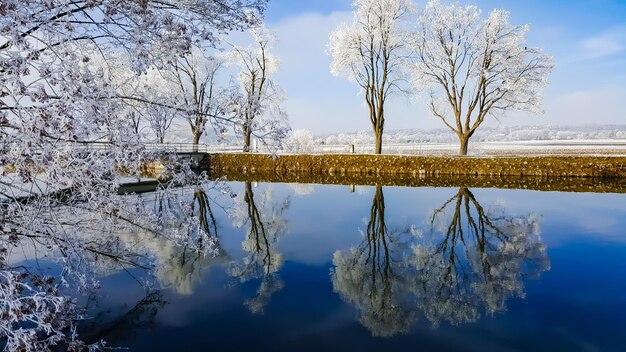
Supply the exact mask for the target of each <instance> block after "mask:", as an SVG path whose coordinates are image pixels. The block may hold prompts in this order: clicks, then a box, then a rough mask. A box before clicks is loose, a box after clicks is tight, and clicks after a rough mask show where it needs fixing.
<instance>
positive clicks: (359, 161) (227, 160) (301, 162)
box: [203, 153, 626, 179]
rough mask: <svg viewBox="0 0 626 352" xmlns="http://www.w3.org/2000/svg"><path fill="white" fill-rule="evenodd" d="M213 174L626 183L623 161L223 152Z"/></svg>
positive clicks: (214, 157)
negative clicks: (531, 178)
mask: <svg viewBox="0 0 626 352" xmlns="http://www.w3.org/2000/svg"><path fill="white" fill-rule="evenodd" d="M205 160H206V161H205V162H206V163H208V164H207V165H203V168H205V169H209V170H210V171H211V173H212V174H214V175H227V174H233V175H236V174H254V173H259V174H261V173H262V174H268V173H270V174H271V173H273V174H276V175H288V174H311V175H313V174H320V175H326V174H327V175H329V176H331V177H335V176H345V175H383V176H395V175H403V176H410V177H412V178H427V177H432V176H435V177H437V176H475V177H476V176H492V177H493V176H497V177H512V176H514V177H522V176H534V177H540V178H546V177H550V178H552V177H560V178H594V179H622V178H626V157H624V156H565V155H564V156H489V157H444V156H399V155H364V154H356V155H355V154H325V155H283V156H278V157H272V156H271V155H268V154H243V153H232V154H229V153H221V154H210V157H209V158H206V159H205Z"/></svg>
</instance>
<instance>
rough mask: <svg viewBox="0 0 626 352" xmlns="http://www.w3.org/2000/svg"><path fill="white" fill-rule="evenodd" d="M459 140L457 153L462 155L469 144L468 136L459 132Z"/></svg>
mask: <svg viewBox="0 0 626 352" xmlns="http://www.w3.org/2000/svg"><path fill="white" fill-rule="evenodd" d="M459 142H460V149H459V154H460V155H463V156H465V155H467V147H468V146H469V136H466V135H463V134H460V135H459Z"/></svg>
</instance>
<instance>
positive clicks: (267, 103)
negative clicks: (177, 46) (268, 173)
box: [226, 27, 290, 152]
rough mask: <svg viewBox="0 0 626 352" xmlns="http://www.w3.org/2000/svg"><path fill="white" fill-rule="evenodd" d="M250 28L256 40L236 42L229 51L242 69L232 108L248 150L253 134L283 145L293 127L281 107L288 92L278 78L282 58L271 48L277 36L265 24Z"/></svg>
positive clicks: (234, 61) (246, 150)
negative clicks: (242, 45)
mask: <svg viewBox="0 0 626 352" xmlns="http://www.w3.org/2000/svg"><path fill="white" fill-rule="evenodd" d="M250 32H251V34H252V37H253V40H254V44H252V45H251V46H248V47H239V46H235V47H234V48H233V49H232V50H231V51H230V52H229V53H228V54H227V55H226V56H227V59H228V60H230V62H231V64H233V65H235V66H236V67H237V69H238V70H239V74H238V81H239V86H240V87H239V89H238V90H233V91H232V92H231V93H232V94H231V103H230V112H231V116H232V117H233V118H234V121H235V128H236V129H237V131H238V132H240V133H241V134H242V135H243V151H244V152H249V151H250V148H251V141H252V136H255V137H257V138H258V139H259V140H260V141H261V142H262V143H264V144H266V145H272V146H280V143H281V141H282V140H283V139H284V138H285V137H286V135H287V133H288V132H289V130H290V128H289V125H288V123H287V114H286V113H285V111H284V110H283V109H282V108H281V104H282V102H283V101H284V99H285V93H284V92H283V90H282V89H281V88H280V87H279V86H278V85H277V84H276V81H275V80H274V75H275V73H276V71H277V70H278V66H279V61H278V58H277V57H276V56H274V55H273V54H272V53H271V52H270V51H271V49H272V47H273V45H274V42H275V41H276V38H275V37H274V35H273V33H271V32H270V31H268V30H267V29H266V28H264V27H258V28H254V29H252V30H251V31H250Z"/></svg>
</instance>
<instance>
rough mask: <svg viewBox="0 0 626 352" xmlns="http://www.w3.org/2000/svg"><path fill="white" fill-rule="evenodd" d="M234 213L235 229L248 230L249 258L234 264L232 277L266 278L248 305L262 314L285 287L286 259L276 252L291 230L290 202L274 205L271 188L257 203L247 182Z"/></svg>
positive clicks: (247, 246) (247, 248) (244, 280)
mask: <svg viewBox="0 0 626 352" xmlns="http://www.w3.org/2000/svg"><path fill="white" fill-rule="evenodd" d="M235 202H236V203H238V204H237V207H236V210H235V212H234V214H233V224H234V226H235V227H238V228H242V227H248V231H247V234H246V238H245V240H244V241H243V243H242V247H243V250H244V251H245V253H246V255H245V256H244V258H243V259H242V260H241V261H240V262H236V263H233V264H232V265H231V266H230V268H229V274H230V275H231V276H233V277H236V278H238V279H239V280H240V281H241V282H247V281H249V280H253V279H258V278H262V280H263V281H262V282H261V286H260V287H259V289H258V290H257V297H255V298H253V299H250V300H247V301H246V302H245V304H246V306H247V307H248V308H249V309H250V311H252V312H253V313H262V312H263V310H264V308H265V306H266V305H267V304H268V303H269V301H270V299H271V296H272V294H274V293H275V292H277V291H280V290H281V289H282V288H283V285H284V284H283V282H282V280H281V279H280V277H279V276H278V274H277V272H278V270H280V267H281V266H282V264H283V256H282V254H281V253H279V252H277V250H276V242H277V241H278V238H279V237H280V236H281V235H282V234H284V233H285V232H286V231H287V221H286V220H285V218H284V217H283V212H284V211H285V210H286V209H287V208H288V207H289V199H288V198H287V199H285V200H284V201H282V202H274V200H273V195H272V190H271V188H268V189H267V190H266V191H265V192H264V193H262V194H261V198H260V200H255V198H254V192H253V191H252V184H251V183H250V182H246V183H245V191H244V194H243V196H239V197H237V199H236V200H235Z"/></svg>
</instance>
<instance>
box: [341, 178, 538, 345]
mask: <svg viewBox="0 0 626 352" xmlns="http://www.w3.org/2000/svg"><path fill="white" fill-rule="evenodd" d="M540 220H541V218H540V216H537V215H535V214H528V215H523V216H512V215H508V214H506V211H505V208H504V206H503V205H498V204H495V205H489V206H482V205H481V204H480V203H479V202H478V200H477V199H476V198H475V196H474V195H473V193H472V192H471V191H470V190H469V189H467V188H460V189H459V190H458V192H457V193H456V194H454V195H453V196H452V197H451V198H450V199H448V200H447V201H446V202H445V203H443V205H441V206H440V207H439V208H437V209H435V210H434V211H432V214H430V216H429V221H427V223H426V224H424V225H423V226H421V227H420V228H416V227H409V228H408V229H404V230H399V231H398V230H397V231H390V230H389V229H388V228H389V227H388V225H387V224H386V223H385V201H384V196H383V190H382V187H380V186H377V187H376V191H375V194H374V200H373V202H372V207H371V211H370V216H369V221H368V223H367V230H366V233H365V234H364V241H363V242H362V243H361V244H360V245H359V246H357V247H354V248H350V249H349V250H345V251H337V252H336V253H335V255H334V257H333V264H334V265H335V268H334V270H333V272H332V280H333V287H334V289H335V291H336V292H338V293H339V294H340V295H341V296H342V298H343V299H344V300H345V301H346V302H349V303H351V304H353V305H354V306H355V308H356V309H357V311H358V315H359V320H360V321H361V323H362V324H363V325H364V326H366V327H367V328H368V329H369V330H370V331H371V332H372V334H374V335H376V336H392V335H394V334H397V333H403V332H407V331H408V330H409V329H410V327H411V325H412V324H413V323H414V322H415V321H416V320H417V319H419V318H420V317H425V318H426V319H427V320H428V321H429V322H430V324H431V325H433V326H438V325H439V324H440V323H441V322H442V321H446V322H448V323H450V324H453V325H455V324H460V323H468V322H473V321H476V320H477V319H478V318H479V317H480V316H481V313H484V314H494V313H497V312H502V311H504V310H506V301H507V299H508V298H510V297H521V298H523V297H524V280H526V279H529V278H536V277H538V275H539V274H540V273H541V272H543V271H546V270H549V268H550V263H549V258H548V256H547V253H546V249H545V246H544V245H543V243H542V242H541V239H540V236H539V232H540V231H539V222H540Z"/></svg>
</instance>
